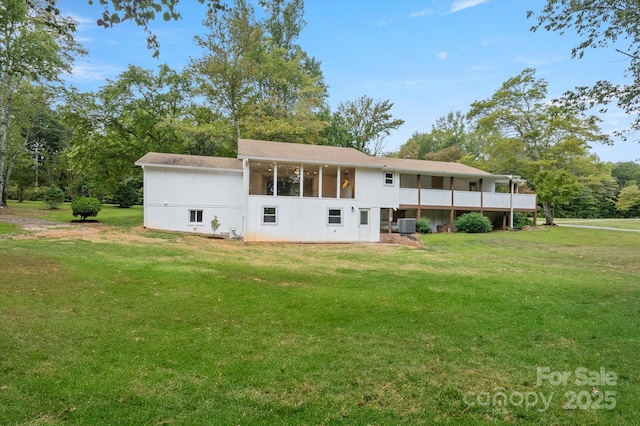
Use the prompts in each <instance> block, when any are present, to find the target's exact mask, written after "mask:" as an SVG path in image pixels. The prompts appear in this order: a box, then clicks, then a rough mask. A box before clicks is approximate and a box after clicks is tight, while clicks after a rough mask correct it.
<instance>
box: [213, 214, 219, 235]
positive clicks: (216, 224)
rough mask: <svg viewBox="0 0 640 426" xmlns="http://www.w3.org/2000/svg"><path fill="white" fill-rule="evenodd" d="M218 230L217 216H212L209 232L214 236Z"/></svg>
mask: <svg viewBox="0 0 640 426" xmlns="http://www.w3.org/2000/svg"><path fill="white" fill-rule="evenodd" d="M218 228H220V221H219V220H218V216H214V217H213V219H211V230H212V231H213V233H214V234H215V233H216V232H218Z"/></svg>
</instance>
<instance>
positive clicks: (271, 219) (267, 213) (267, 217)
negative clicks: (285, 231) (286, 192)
mask: <svg viewBox="0 0 640 426" xmlns="http://www.w3.org/2000/svg"><path fill="white" fill-rule="evenodd" d="M262 224H263V225H277V224H278V208H277V207H273V206H265V207H262Z"/></svg>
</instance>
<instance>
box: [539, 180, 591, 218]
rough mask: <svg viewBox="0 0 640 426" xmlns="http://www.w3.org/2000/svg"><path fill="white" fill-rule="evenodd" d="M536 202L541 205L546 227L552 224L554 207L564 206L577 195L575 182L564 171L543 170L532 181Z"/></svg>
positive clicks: (577, 187) (577, 189) (577, 186)
mask: <svg viewBox="0 0 640 426" xmlns="http://www.w3.org/2000/svg"><path fill="white" fill-rule="evenodd" d="M534 183H535V186H536V193H537V194H538V200H539V201H540V202H541V203H542V204H543V207H544V214H545V219H546V224H547V225H552V224H553V218H554V216H555V214H554V207H555V206H556V205H559V204H566V203H568V202H570V201H571V200H573V199H574V198H575V196H576V195H577V194H578V191H579V190H580V187H579V185H578V182H577V180H576V179H575V178H574V177H573V175H571V174H570V173H569V172H567V171H565V170H558V171H554V172H552V171H549V170H543V171H541V172H540V173H538V175H537V176H536V178H535V180H534Z"/></svg>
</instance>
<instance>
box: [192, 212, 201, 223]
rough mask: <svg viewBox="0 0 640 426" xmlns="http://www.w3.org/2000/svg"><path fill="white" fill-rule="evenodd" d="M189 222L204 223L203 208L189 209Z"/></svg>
mask: <svg viewBox="0 0 640 426" xmlns="http://www.w3.org/2000/svg"><path fill="white" fill-rule="evenodd" d="M189 223H202V210H189Z"/></svg>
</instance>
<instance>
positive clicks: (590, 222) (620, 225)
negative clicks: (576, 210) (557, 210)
mask: <svg viewBox="0 0 640 426" xmlns="http://www.w3.org/2000/svg"><path fill="white" fill-rule="evenodd" d="M554 221H555V222H556V223H557V224H560V225H562V224H563V223H565V224H568V225H582V226H602V227H605V228H616V229H635V230H639V231H640V219H555V220H554Z"/></svg>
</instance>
